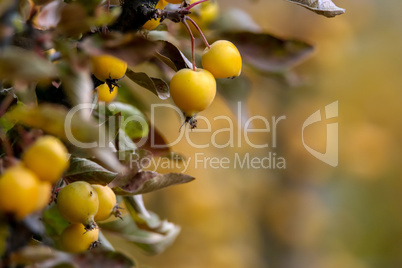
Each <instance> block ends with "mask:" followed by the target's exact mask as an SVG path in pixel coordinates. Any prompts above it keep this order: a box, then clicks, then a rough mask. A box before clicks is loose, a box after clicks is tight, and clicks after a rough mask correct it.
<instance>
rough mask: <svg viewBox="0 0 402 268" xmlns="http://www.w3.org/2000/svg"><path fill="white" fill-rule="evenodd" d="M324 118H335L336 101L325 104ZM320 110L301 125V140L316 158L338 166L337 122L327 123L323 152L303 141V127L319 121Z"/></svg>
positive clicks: (336, 115) (336, 112)
mask: <svg viewBox="0 0 402 268" xmlns="http://www.w3.org/2000/svg"><path fill="white" fill-rule="evenodd" d="M324 112H325V119H326V120H328V119H331V118H337V117H338V101H335V102H333V103H331V104H328V105H327V106H325V111H324ZM321 121H322V118H321V110H318V111H315V112H314V113H313V114H312V115H310V116H309V117H308V118H307V119H306V121H304V123H303V127H302V142H303V146H304V148H306V150H307V151H308V152H309V153H310V154H312V155H313V156H314V157H316V158H317V159H319V160H321V161H322V162H324V163H326V164H328V165H330V166H333V167H337V166H338V123H327V142H326V145H325V153H321V152H318V151H316V150H314V149H313V148H311V147H309V146H308V145H307V144H306V143H305V142H304V129H305V128H306V127H308V126H310V125H312V124H315V123H317V122H321Z"/></svg>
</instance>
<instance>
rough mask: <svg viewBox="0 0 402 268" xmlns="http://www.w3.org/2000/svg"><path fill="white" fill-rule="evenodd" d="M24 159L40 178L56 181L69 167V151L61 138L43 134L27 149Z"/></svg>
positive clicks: (27, 165) (26, 164)
mask: <svg viewBox="0 0 402 268" xmlns="http://www.w3.org/2000/svg"><path fill="white" fill-rule="evenodd" d="M22 161H23V163H24V164H25V166H26V167H27V168H29V169H30V170H32V171H33V172H34V173H35V174H36V175H37V176H38V177H39V179H40V180H43V181H48V182H51V183H55V182H57V181H58V180H59V179H60V177H61V175H62V174H63V172H64V170H65V169H66V168H67V167H68V152H67V149H66V147H65V146H64V144H63V143H62V142H61V141H60V140H59V139H57V138H55V137H53V136H42V137H40V138H39V139H38V140H36V141H35V143H34V144H32V146H31V147H29V148H28V149H27V150H26V151H25V153H24V154H23V156H22Z"/></svg>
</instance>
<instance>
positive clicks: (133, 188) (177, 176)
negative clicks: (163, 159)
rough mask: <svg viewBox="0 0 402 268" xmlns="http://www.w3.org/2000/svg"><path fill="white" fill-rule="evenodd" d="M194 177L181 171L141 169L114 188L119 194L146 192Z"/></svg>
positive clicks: (184, 181)
mask: <svg viewBox="0 0 402 268" xmlns="http://www.w3.org/2000/svg"><path fill="white" fill-rule="evenodd" d="M194 179H195V178H193V177H191V176H189V175H185V174H181V173H168V174H159V173H157V172H152V171H140V172H138V173H137V174H136V175H135V176H133V177H132V178H130V179H129V180H128V182H127V183H126V184H125V185H122V186H120V187H114V188H113V190H114V191H115V193H116V194H118V195H134V194H144V193H149V192H152V191H156V190H159V189H162V188H165V187H168V186H172V185H176V184H182V183H186V182H190V181H192V180H194Z"/></svg>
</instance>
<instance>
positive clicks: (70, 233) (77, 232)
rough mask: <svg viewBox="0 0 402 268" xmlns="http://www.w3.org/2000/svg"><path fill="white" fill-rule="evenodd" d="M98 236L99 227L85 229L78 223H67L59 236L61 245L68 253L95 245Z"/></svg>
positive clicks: (84, 249)
mask: <svg viewBox="0 0 402 268" xmlns="http://www.w3.org/2000/svg"><path fill="white" fill-rule="evenodd" d="M98 237H99V229H93V230H90V231H87V230H85V226H84V225H82V224H80V223H73V224H71V225H69V226H68V227H67V228H66V229H64V231H63V232H62V233H61V236H60V243H61V247H62V249H63V250H64V251H67V252H70V253H79V252H83V251H86V250H88V249H91V248H92V247H94V246H96V242H97V241H98Z"/></svg>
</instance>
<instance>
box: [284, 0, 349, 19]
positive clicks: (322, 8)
mask: <svg viewBox="0 0 402 268" xmlns="http://www.w3.org/2000/svg"><path fill="white" fill-rule="evenodd" d="M287 1H288V2H291V3H294V4H297V5H299V6H302V7H305V8H307V9H310V10H311V11H313V12H315V13H317V14H320V15H323V16H325V17H328V18H332V17H335V16H337V15H341V14H343V13H345V9H343V8H339V7H337V6H336V5H335V4H334V3H333V2H332V1H331V0H287Z"/></svg>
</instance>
